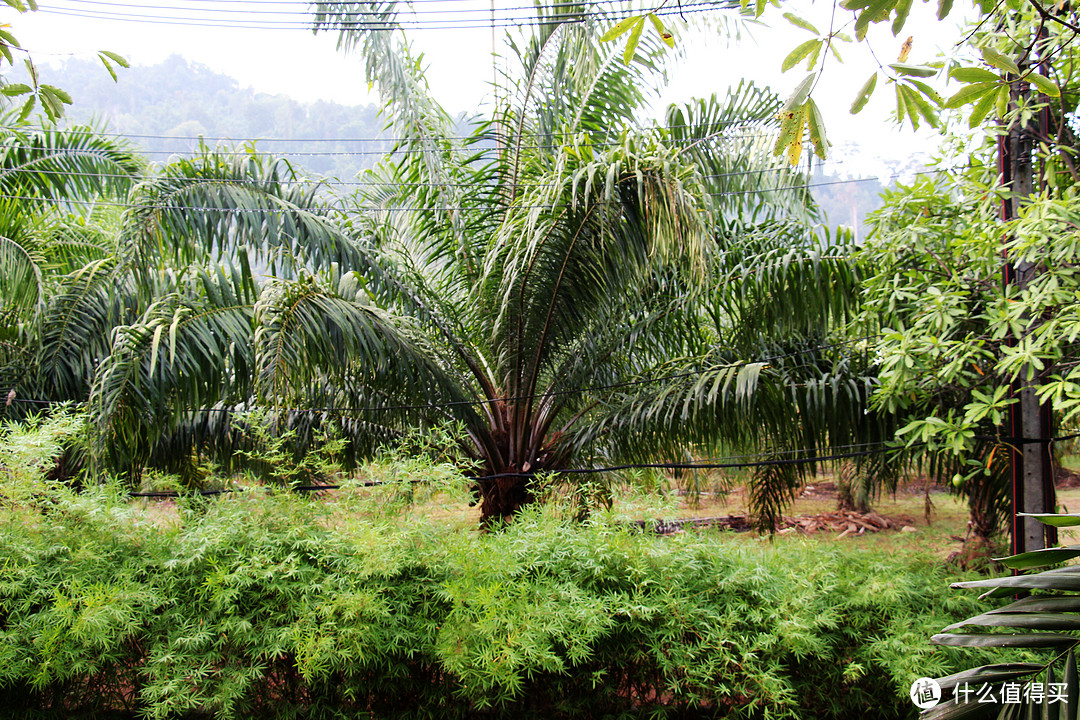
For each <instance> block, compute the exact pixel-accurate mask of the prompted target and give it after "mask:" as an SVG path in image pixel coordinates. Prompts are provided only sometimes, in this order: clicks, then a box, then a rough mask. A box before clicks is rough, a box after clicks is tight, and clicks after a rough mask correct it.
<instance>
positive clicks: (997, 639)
mask: <svg viewBox="0 0 1080 720" xmlns="http://www.w3.org/2000/svg"><path fill="white" fill-rule="evenodd" d="M930 642H932V643H935V644H937V645H948V646H950V647H1027V648H1045V647H1064V646H1066V645H1074V644H1076V643H1077V642H1080V638H1077V637H1074V636H1072V635H1064V634H1062V633H979V634H970V633H969V634H960V633H956V634H954V633H938V634H937V635H934V636H933V637H931V638H930Z"/></svg>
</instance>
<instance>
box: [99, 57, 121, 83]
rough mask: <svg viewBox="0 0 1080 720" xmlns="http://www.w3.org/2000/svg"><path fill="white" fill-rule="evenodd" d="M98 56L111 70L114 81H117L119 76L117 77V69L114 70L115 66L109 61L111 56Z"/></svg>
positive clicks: (110, 73)
mask: <svg viewBox="0 0 1080 720" xmlns="http://www.w3.org/2000/svg"><path fill="white" fill-rule="evenodd" d="M98 58H99V59H100V60H101V64H102V65H104V66H105V69H106V70H108V71H109V75H110V76H111V77H112V79H113V82H117V81H118V80H119V78H117V77H116V71H115V70H113V66H112V63H111V62H109V58H107V57H104V56H102V55H98Z"/></svg>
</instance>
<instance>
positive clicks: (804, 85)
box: [784, 73, 817, 111]
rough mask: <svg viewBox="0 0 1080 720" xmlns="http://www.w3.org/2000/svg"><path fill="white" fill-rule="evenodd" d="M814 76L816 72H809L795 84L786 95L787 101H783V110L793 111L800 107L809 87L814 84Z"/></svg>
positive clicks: (808, 92) (804, 100) (808, 91)
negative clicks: (788, 94)
mask: <svg viewBox="0 0 1080 720" xmlns="http://www.w3.org/2000/svg"><path fill="white" fill-rule="evenodd" d="M816 78H817V74H816V73H810V74H809V75H807V76H806V77H805V78H804V79H803V81H802V82H801V83H799V84H798V85H796V86H795V89H794V90H793V91H792V93H791V95H790V96H788V99H787V102H785V103H784V110H785V111H794V110H796V109H798V108H801V107H802V104H803V103H804V102H806V96H807V95H809V94H810V88H812V87H813V86H814V80H815V79H816Z"/></svg>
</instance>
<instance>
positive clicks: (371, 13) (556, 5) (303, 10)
mask: <svg viewBox="0 0 1080 720" xmlns="http://www.w3.org/2000/svg"><path fill="white" fill-rule="evenodd" d="M64 1H65V2H67V3H70V4H74V5H94V6H104V7H105V8H122V9H124V10H138V11H147V10H179V11H184V12H191V11H196V12H205V13H223V14H230V15H231V14H245V15H249V16H250V15H254V16H259V15H288V16H292V17H295V16H300V17H303V18H310V17H311V16H312V15H317V16H318V17H331V18H334V17H346V18H352V17H377V18H385V17H387V16H388V15H390V14H392V15H394V16H397V15H398V11H397V9H396V8H395V10H394V11H392V13H388V12H387V11H384V10H364V9H356V10H324V11H320V10H318V9H315V8H312V6H311V5H310V4H305V3H297V2H283V3H275V4H271V3H265V2H245V3H243V5H244V6H245V7H242V8H237V7H220V8H216V7H209V5H211V4H220V5H236V4H237V3H236V2H232V3H229V2H217V3H214V2H213V0H210V1H209V2H205V5H206V6H204V7H191V6H182V5H154V4H138V5H132V4H129V3H119V2H109V1H107V0H64ZM421 2H423V0H421ZM436 2H438V3H439V5H446V4H448V3H447V2H446V0H429V2H428V4H435V3H436ZM414 4H415V3H414V2H410V3H409V6H412V5H414ZM456 4H469V5H472V7H468V8H446V7H438V8H434V9H416V8H414V7H408V8H407V9H405V10H404V11H403V12H402V14H405V15H409V16H421V15H436V16H439V15H447V14H449V15H454V14H469V13H471V14H474V15H485V16H486V17H490V8H489V7H482V6H481V5H479V4H476V3H467V2H460V3H456ZM258 5H267V6H270V8H271V9H263V8H259V7H253V6H258ZM284 5H288V6H290V7H293V8H295V9H292V10H278V9H274V8H276V7H280V6H284ZM603 5H607V6H610V7H612V8H615V9H616V10H619V11H622V12H626V11H627V3H626V2H624V0H593V1H592V2H589V3H581V2H553V3H545V4H544V6H543V9H545V10H548V9H555V10H558V9H562V8H571V9H577V12H574V13H569V14H573V15H575V16H581V15H590V16H596V15H601V16H604V15H608V14H615V13H611V12H604V11H600V10H597V11H594V12H591V13H590V12H588V11H587V10H582V9H581V8H583V7H586V6H588V7H596V8H599V7H600V6H603ZM697 6H703V7H704V6H708V7H719V8H731V7H733V6H732V4H731V3H729V2H725V1H724V0H705V1H703V2H695V3H689V4H686V5H683V7H684V8H686V7H697ZM498 11H499V12H501V13H513V12H517V11H520V12H524V13H528V14H529V15H531V16H533V17H535V15H536V11H537V6H536V5H512V6H509V7H500V8H498ZM106 12H111V11H106ZM515 17H516V16H515ZM555 17H558V15H556V16H555Z"/></svg>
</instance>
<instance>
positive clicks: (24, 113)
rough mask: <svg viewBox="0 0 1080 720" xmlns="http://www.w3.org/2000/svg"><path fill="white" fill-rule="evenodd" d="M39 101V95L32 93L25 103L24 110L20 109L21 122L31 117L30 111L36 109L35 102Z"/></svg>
mask: <svg viewBox="0 0 1080 720" xmlns="http://www.w3.org/2000/svg"><path fill="white" fill-rule="evenodd" d="M36 102H37V95H31V96H30V97H29V98H28V99H27V101H26V102H25V103H23V106H22V110H20V111H19V122H22V121H23V120H25V119H26V118H28V117H30V113H31V112H33V111H34V104H35V103H36Z"/></svg>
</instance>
